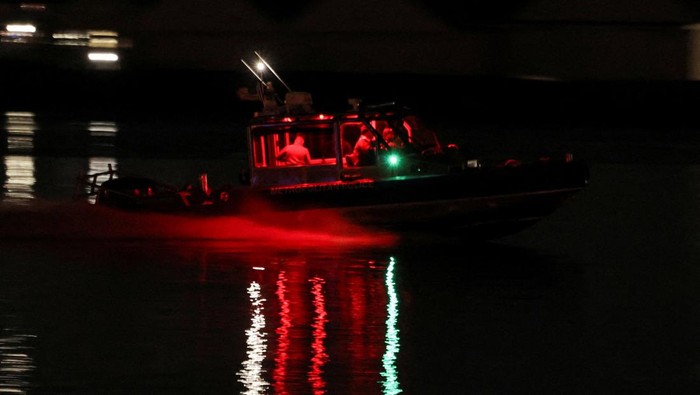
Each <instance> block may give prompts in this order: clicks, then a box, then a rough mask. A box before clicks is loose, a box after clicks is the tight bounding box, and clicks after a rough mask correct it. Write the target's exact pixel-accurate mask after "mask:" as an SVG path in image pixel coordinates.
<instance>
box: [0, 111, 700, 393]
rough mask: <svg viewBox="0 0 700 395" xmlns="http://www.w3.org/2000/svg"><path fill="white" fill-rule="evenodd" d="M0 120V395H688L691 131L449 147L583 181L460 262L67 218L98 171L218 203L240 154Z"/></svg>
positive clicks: (108, 216) (220, 226) (206, 130)
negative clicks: (586, 179) (541, 156)
mask: <svg viewBox="0 0 700 395" xmlns="http://www.w3.org/2000/svg"><path fill="white" fill-rule="evenodd" d="M3 116H4V118H3V126H2V131H1V134H0V136H2V139H1V142H2V145H1V146H2V148H3V149H2V151H0V152H1V153H2V156H0V160H1V163H2V165H0V170H2V171H1V172H0V183H1V184H2V192H1V196H2V202H1V203H0V393H31V394H134V393H148V394H155V393H158V394H174V393H182V394H235V393H241V394H242V393H245V394H397V393H403V394H421V395H422V394H458V393H459V394H471V393H475V394H518V393H528V394H620V393H636V394H639V393H658V394H668V393H688V394H691V393H697V391H698V390H700V160H698V159H699V157H698V156H697V153H698V152H700V151H699V148H700V139H699V138H698V137H697V133H696V132H695V131H694V130H685V129H682V128H678V127H675V126H674V127H669V128H667V129H662V130H658V129H654V130H649V129H644V128H626V129H625V128H619V127H616V128H606V127H605V126H598V127H595V128H594V127H585V128H583V127H582V128H575V127H568V128H560V127H551V126H550V127H544V128H532V127H522V128H518V127H513V126H512V125H511V126H509V127H506V126H491V125H489V124H483V125H480V126H479V127H478V128H475V129H474V130H473V131H467V132H464V134H463V135H458V134H456V133H454V132H453V133H452V134H451V136H458V137H459V138H460V139H461V141H460V143H461V145H462V146H463V148H464V149H468V150H470V151H475V152H478V151H479V150H480V149H483V150H485V151H487V152H490V153H494V152H496V151H498V150H512V151H515V152H516V153H519V154H522V153H527V152H530V151H531V152H535V151H537V149H539V148H540V147H541V146H542V145H545V147H544V148H546V149H548V150H549V149H557V150H559V149H566V150H569V151H571V152H573V153H574V155H576V156H577V157H578V158H583V159H585V160H586V161H587V162H588V163H589V166H590V171H591V182H590V185H589V187H588V188H587V189H586V190H584V191H583V192H581V193H580V194H578V195H576V196H574V197H573V199H571V200H570V201H568V202H567V203H566V204H565V205H564V206H563V207H562V208H561V209H560V210H559V211H557V212H556V213H554V214H553V215H552V216H550V217H548V218H546V219H545V220H543V221H541V222H540V223H538V224H536V225H535V226H533V227H532V228H529V229H527V230H525V231H523V232H521V233H518V234H516V235H512V236H509V237H505V238H502V239H498V240H494V241H491V242H484V243H472V242H470V240H464V239H460V238H454V239H441V238H437V237H435V238H432V237H425V238H415V237H407V236H404V235H396V234H387V233H378V232H373V231H370V230H363V229H359V228H357V227H355V226H353V225H352V224H347V223H345V222H344V221H343V220H342V219H341V218H332V217H329V218H316V219H315V221H314V223H313V225H300V224H297V223H294V220H295V219H294V218H287V219H282V220H278V221H270V222H267V223H257V222H250V221H247V220H243V219H236V218H230V219H226V220H212V221H210V222H207V223H184V222H178V223H175V222H167V221H166V222H163V221H156V220H154V221H143V220H142V219H141V220H136V219H134V218H133V217H130V216H128V215H126V214H124V215H114V214H113V213H111V212H110V213H108V212H105V211H102V210H100V209H98V208H97V207H95V206H93V205H91V204H90V202H89V199H86V200H87V201H82V200H81V201H79V202H76V201H74V200H73V194H74V192H75V183H76V179H77V177H78V175H80V174H83V173H92V172H96V171H104V170H106V169H107V167H108V166H109V164H112V165H113V166H116V167H119V169H121V170H126V171H128V172H132V173H136V174H146V175H154V176H157V177H158V178H160V179H161V180H163V181H166V182H168V183H170V184H171V185H176V186H183V185H186V184H187V183H188V182H194V181H195V180H196V179H197V176H198V175H199V174H200V173H201V172H203V171H204V172H207V173H208V175H209V180H210V184H213V185H216V184H220V183H224V182H227V181H231V180H236V179H237V172H238V170H239V169H240V168H241V167H242V166H243V165H244V163H245V156H244V155H242V154H241V153H240V151H238V150H237V148H239V147H241V145H240V144H241V140H240V136H238V135H235V133H242V131H241V130H240V129H237V128H236V127H235V126H237V125H234V124H233V123H228V122H227V121H222V122H220V123H217V122H215V121H209V122H203V121H201V120H199V121H197V120H193V119H188V118H186V117H183V118H177V119H174V118H168V119H165V120H163V119H159V120H157V121H154V120H149V121H144V120H143V119H140V120H137V121H123V120H120V119H114V118H110V117H102V118H99V117H98V118H94V119H78V120H72V119H69V118H70V117H62V118H60V119H53V118H52V119H47V118H43V117H42V115H41V114H40V113H34V112H32V111H31V110H30V109H26V108H22V109H17V108H15V109H12V111H8V112H5V113H4V114H3ZM448 126H449V125H448ZM452 126H454V127H455V128H456V127H457V125H452ZM195 128H198V129H195ZM83 191H84V190H83ZM193 236H197V237H193Z"/></svg>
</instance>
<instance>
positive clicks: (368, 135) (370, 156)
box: [349, 125, 377, 166]
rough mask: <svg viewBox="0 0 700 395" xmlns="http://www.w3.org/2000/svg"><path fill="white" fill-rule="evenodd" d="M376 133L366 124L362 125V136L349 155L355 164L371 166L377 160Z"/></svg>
mask: <svg viewBox="0 0 700 395" xmlns="http://www.w3.org/2000/svg"><path fill="white" fill-rule="evenodd" d="M374 141H375V137H374V133H372V131H371V130H370V129H369V128H368V127H367V126H366V125H362V127H361V129H360V137H359V138H358V139H357V142H356V143H355V148H354V149H353V151H352V154H350V155H349V161H350V162H351V163H352V165H353V166H369V165H373V164H375V163H376V162H377V153H376V151H375V149H374Z"/></svg>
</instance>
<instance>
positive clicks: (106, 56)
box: [88, 52, 119, 62]
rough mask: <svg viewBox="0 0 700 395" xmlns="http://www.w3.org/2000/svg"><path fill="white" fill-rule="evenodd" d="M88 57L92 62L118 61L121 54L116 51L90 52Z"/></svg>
mask: <svg viewBox="0 0 700 395" xmlns="http://www.w3.org/2000/svg"><path fill="white" fill-rule="evenodd" d="M88 59H90V61H92V62H116V61H118V60H119V55H117V54H116V53H114V52H90V53H89V54H88Z"/></svg>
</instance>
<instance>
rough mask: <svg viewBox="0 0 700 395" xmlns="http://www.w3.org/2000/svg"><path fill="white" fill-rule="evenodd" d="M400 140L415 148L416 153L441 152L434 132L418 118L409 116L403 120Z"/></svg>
mask: <svg viewBox="0 0 700 395" xmlns="http://www.w3.org/2000/svg"><path fill="white" fill-rule="evenodd" d="M401 126H402V130H401V131H402V132H403V133H400V136H401V138H403V139H404V140H405V141H407V142H408V143H409V144H410V145H412V146H413V147H415V148H416V149H417V150H418V151H432V152H435V153H438V152H441V151H442V147H441V146H440V142H439V140H438V138H437V136H436V135H435V132H434V131H433V130H432V129H430V128H429V127H427V125H425V123H424V122H423V121H421V120H420V118H418V117H416V116H415V115H409V116H406V117H404V118H403V122H402V125H401Z"/></svg>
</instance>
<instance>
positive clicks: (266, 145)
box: [251, 123, 337, 167]
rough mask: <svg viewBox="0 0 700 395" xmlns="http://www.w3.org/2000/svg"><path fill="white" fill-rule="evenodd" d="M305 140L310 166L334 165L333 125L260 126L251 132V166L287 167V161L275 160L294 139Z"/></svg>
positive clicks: (335, 156) (288, 164)
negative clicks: (300, 137) (301, 137)
mask: <svg viewBox="0 0 700 395" xmlns="http://www.w3.org/2000/svg"><path fill="white" fill-rule="evenodd" d="M298 135H301V136H303V137H304V147H306V148H307V149H308V150H309V155H310V157H311V163H310V165H311V166H319V165H335V164H336V163H337V160H336V158H337V155H336V143H335V140H334V138H333V135H334V134H333V125H332V124H330V123H329V124H309V125H277V126H259V127H257V128H254V129H252V130H251V144H252V145H253V147H252V151H251V152H252V154H253V164H254V166H255V167H287V166H293V165H296V164H290V163H289V162H287V161H281V160H277V157H278V155H279V153H280V151H281V150H282V149H283V148H284V147H286V146H287V145H289V144H293V143H294V140H295V138H296V137H297V136H298Z"/></svg>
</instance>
